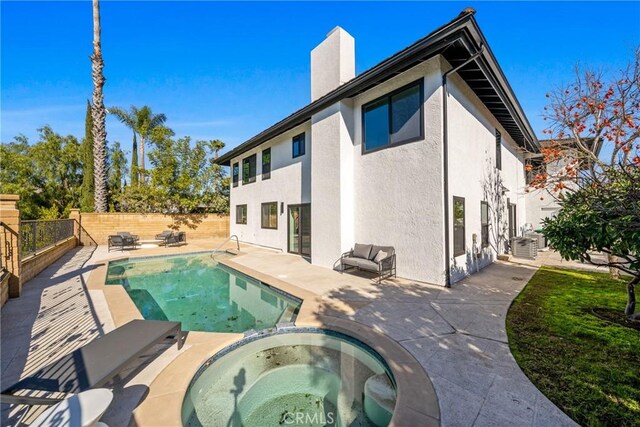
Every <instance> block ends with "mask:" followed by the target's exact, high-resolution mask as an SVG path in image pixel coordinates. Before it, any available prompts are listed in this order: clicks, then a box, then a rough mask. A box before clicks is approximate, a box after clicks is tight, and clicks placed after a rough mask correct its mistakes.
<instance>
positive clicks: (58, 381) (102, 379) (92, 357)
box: [0, 319, 182, 405]
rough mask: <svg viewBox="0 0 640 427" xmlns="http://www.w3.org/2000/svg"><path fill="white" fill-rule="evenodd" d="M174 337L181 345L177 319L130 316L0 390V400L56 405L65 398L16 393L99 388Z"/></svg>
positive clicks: (60, 391)
mask: <svg viewBox="0 0 640 427" xmlns="http://www.w3.org/2000/svg"><path fill="white" fill-rule="evenodd" d="M174 341H177V343H178V349H180V348H182V327H181V323H180V322H166V321H162V320H140V319H136V320H132V321H131V322H129V323H127V324H126V325H123V326H121V327H119V328H117V329H115V330H113V331H111V332H109V333H108V334H106V335H103V336H102V337H100V338H96V339H95V340H93V341H91V342H90V343H89V344H86V345H85V346H83V347H80V348H79V349H77V350H75V351H73V352H72V353H70V354H68V355H66V356H63V357H62V358H60V359H58V360H57V361H55V362H53V363H51V364H49V365H47V366H45V367H44V368H41V369H40V370H38V371H37V372H35V373H34V374H32V375H29V376H28V377H25V378H23V379H21V380H20V381H18V382H17V383H15V384H13V385H12V386H10V387H8V388H6V389H5V390H3V391H2V393H0V402H1V403H5V404H21V405H55V404H56V403H58V402H61V401H62V400H64V398H52V397H33V396H24V395H16V393H18V392H24V391H29V390H33V391H44V392H50V393H65V394H68V393H74V394H76V393H80V392H83V391H86V390H90V389H93V388H102V387H103V386H105V385H107V384H109V383H110V382H111V380H113V379H114V378H115V377H116V376H121V377H122V376H123V373H124V372H125V369H128V370H129V373H131V372H135V369H137V368H140V367H141V366H143V364H144V363H143V362H146V361H147V360H148V359H150V357H151V356H152V355H153V354H151V353H150V350H151V349H152V348H153V347H154V346H156V345H158V344H164V343H167V342H169V343H173V342H174ZM141 359H145V360H141ZM133 362H136V363H135V364H134V363H133ZM132 364H133V365H135V366H134V367H133V369H131V368H129V367H130V366H131V365H132ZM125 376H126V375H125Z"/></svg>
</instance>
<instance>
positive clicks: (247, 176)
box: [242, 154, 256, 185]
mask: <svg viewBox="0 0 640 427" xmlns="http://www.w3.org/2000/svg"><path fill="white" fill-rule="evenodd" d="M251 182H256V155H255V154H254V155H252V156H249V157H247V158H245V159H243V160H242V184H243V185H244V184H249V183H251Z"/></svg>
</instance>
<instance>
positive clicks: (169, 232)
mask: <svg viewBox="0 0 640 427" xmlns="http://www.w3.org/2000/svg"><path fill="white" fill-rule="evenodd" d="M172 235H173V230H165V231H163V232H162V233H160V234H156V237H155V239H156V240H162V242H161V243H160V244H161V245H164V244H166V240H167V239H169V238H170V237H171V236H172Z"/></svg>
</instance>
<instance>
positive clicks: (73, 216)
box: [69, 208, 82, 246]
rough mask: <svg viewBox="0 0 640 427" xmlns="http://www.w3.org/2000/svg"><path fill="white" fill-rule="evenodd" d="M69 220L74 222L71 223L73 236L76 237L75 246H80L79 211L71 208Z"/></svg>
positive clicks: (80, 217) (80, 224)
mask: <svg viewBox="0 0 640 427" xmlns="http://www.w3.org/2000/svg"><path fill="white" fill-rule="evenodd" d="M69 219H73V220H75V221H74V222H73V235H74V236H76V246H82V234H81V233H82V228H81V226H82V215H81V214H80V209H76V208H72V209H71V211H70V212H69Z"/></svg>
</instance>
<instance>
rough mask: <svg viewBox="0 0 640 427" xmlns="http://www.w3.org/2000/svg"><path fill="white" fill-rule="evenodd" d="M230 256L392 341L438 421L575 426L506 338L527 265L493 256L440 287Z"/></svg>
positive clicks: (263, 257)
mask: <svg viewBox="0 0 640 427" xmlns="http://www.w3.org/2000/svg"><path fill="white" fill-rule="evenodd" d="M235 261H236V262H238V263H240V264H243V265H246V266H247V267H250V268H254V269H256V270H259V271H261V272H263V273H266V274H269V275H272V276H274V277H279V278H280V279H281V280H285V281H287V282H290V283H292V284H294V285H296V286H299V287H302V288H307V289H310V290H313V289H316V290H318V291H319V293H322V294H323V295H324V296H323V300H324V301H325V303H324V305H323V307H322V308H321V312H320V313H319V314H323V315H328V316H337V317H343V318H347V319H351V320H353V321H356V322H359V323H362V324H365V325H368V326H370V327H372V328H373V329H375V330H377V331H380V332H383V333H385V334H386V335H388V336H390V337H391V338H393V339H394V340H396V341H397V342H399V343H400V344H401V345H402V346H404V347H405V348H406V349H407V350H409V351H410V352H411V353H412V354H413V355H414V357H415V358H416V359H417V360H418V361H419V362H420V364H421V365H422V366H423V367H424V369H425V370H426V371H427V373H428V374H429V377H430V378H431V380H432V382H433V383H434V387H435V389H436V393H437V394H438V399H439V403H440V413H441V420H442V425H443V426H536V427H538V426H539V427H549V426H575V425H576V424H575V423H574V422H573V421H572V420H571V419H570V418H569V417H568V416H566V415H565V414H564V413H563V412H562V411H560V410H559V409H558V408H557V407H556V406H555V405H554V404H553V403H552V402H551V401H549V400H548V399H547V398H546V397H545V396H544V395H543V394H542V393H540V392H539V391H538V389H536V388H535V387H534V386H533V384H532V383H531V382H530V381H529V379H528V378H527V377H526V376H525V375H524V373H523V372H522V371H521V370H520V368H519V367H518V365H517V363H516V361H515V360H514V359H513V356H512V355H511V352H510V350H509V346H508V344H507V334H506V330H505V317H506V314H507V311H508V309H509V306H510V305H511V301H513V299H514V298H515V297H516V296H517V295H518V293H519V292H520V290H522V288H523V287H524V286H525V285H526V283H527V282H528V281H529V279H530V278H531V277H532V276H533V274H534V273H535V271H536V268H534V267H531V266H526V265H517V264H511V263H502V262H496V263H494V264H492V265H491V266H489V267H487V268H485V269H484V270H482V271H481V272H480V273H477V274H474V275H472V276H470V277H468V278H466V279H465V280H463V281H461V282H459V283H457V284H455V285H454V286H453V287H452V288H450V289H445V288H442V287H437V286H432V285H426V284H421V283H412V282H409V281H406V280H399V279H398V280H391V281H386V283H383V284H382V285H377V284H375V283H373V282H371V281H370V280H365V279H363V278H362V277H358V276H355V275H352V274H344V275H340V274H339V273H336V272H333V271H330V270H327V269H324V268H321V267H315V266H311V265H309V264H308V263H307V262H305V261H304V260H301V259H300V258H297V257H293V256H291V255H286V254H274V253H267V252H255V253H251V254H249V255H246V256H244V257H238V258H237V259H235Z"/></svg>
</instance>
